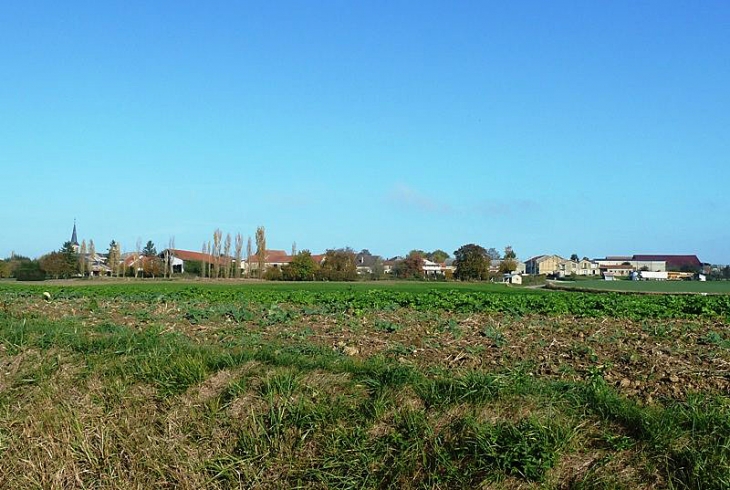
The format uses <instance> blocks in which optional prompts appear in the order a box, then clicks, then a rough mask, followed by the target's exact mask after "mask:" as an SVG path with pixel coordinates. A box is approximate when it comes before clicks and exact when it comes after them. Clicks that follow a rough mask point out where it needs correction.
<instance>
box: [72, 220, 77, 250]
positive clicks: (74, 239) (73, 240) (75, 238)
mask: <svg viewBox="0 0 730 490" xmlns="http://www.w3.org/2000/svg"><path fill="white" fill-rule="evenodd" d="M71 245H72V246H73V248H74V252H76V253H78V252H79V239H78V237H77V236H76V218H74V231H73V232H71Z"/></svg>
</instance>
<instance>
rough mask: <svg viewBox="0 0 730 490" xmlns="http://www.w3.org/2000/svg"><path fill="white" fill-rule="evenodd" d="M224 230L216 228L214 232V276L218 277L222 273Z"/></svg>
mask: <svg viewBox="0 0 730 490" xmlns="http://www.w3.org/2000/svg"><path fill="white" fill-rule="evenodd" d="M222 236H223V232H222V231H221V230H220V228H216V229H215V231H214V232H213V277H214V278H216V279H218V278H219V277H220V274H221V264H220V262H221V237H222Z"/></svg>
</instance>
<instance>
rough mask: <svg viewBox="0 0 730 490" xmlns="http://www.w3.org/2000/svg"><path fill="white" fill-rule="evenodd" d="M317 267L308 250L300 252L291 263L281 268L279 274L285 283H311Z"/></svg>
mask: <svg viewBox="0 0 730 490" xmlns="http://www.w3.org/2000/svg"><path fill="white" fill-rule="evenodd" d="M318 269H319V265H318V264H317V263H316V262H315V261H314V259H313V258H312V254H311V252H310V251H309V250H302V251H301V252H299V253H298V254H296V255H295V256H294V258H293V259H292V261H291V262H290V263H289V264H287V265H285V266H284V267H282V270H281V273H282V276H283V278H284V280H285V281H313V280H314V279H315V277H316V274H317V270H318Z"/></svg>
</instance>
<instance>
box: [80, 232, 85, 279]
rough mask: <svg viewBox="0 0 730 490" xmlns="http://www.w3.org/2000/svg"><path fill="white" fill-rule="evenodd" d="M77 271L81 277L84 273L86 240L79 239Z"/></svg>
mask: <svg viewBox="0 0 730 490" xmlns="http://www.w3.org/2000/svg"><path fill="white" fill-rule="evenodd" d="M79 272H80V273H81V277H84V276H85V275H86V240H81V248H80V249H79Z"/></svg>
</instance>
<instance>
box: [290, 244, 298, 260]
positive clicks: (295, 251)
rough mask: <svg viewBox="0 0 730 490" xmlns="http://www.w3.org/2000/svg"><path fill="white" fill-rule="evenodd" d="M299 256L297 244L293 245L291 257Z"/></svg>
mask: <svg viewBox="0 0 730 490" xmlns="http://www.w3.org/2000/svg"><path fill="white" fill-rule="evenodd" d="M296 254H297V242H293V243H292V244H291V256H292V257H294V256H295V255H296Z"/></svg>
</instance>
